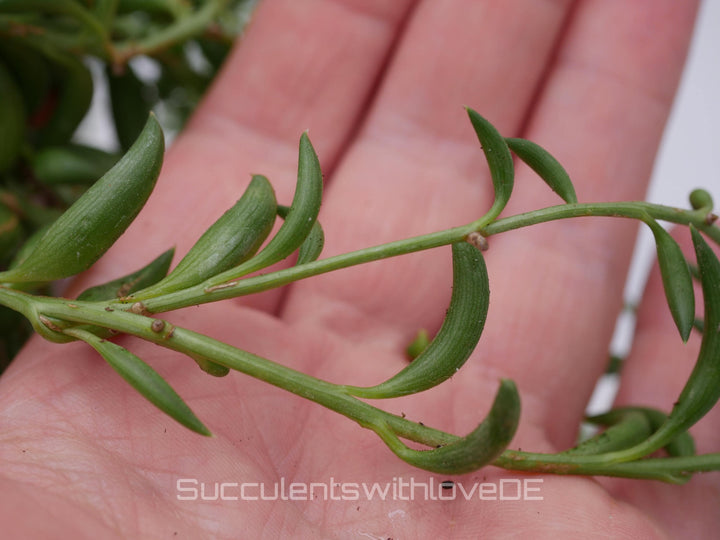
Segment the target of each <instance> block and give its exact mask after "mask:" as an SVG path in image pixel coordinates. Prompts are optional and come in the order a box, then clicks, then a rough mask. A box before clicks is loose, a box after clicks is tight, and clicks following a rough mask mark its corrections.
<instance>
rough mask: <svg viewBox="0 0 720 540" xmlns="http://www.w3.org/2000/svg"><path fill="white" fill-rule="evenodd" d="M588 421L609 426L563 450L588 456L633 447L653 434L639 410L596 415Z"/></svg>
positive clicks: (575, 454) (573, 454) (568, 453)
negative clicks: (611, 414) (610, 414)
mask: <svg viewBox="0 0 720 540" xmlns="http://www.w3.org/2000/svg"><path fill="white" fill-rule="evenodd" d="M588 422H592V423H594V424H598V425H602V426H607V429H606V430H605V431H603V432H602V433H599V434H597V435H595V436H594V437H590V438H589V439H588V440H586V441H583V442H582V443H580V444H579V445H577V446H576V447H574V448H571V449H570V450H566V451H565V452H562V453H563V454H567V455H572V456H588V455H598V454H605V453H608V452H615V451H618V450H625V449H626V448H631V447H633V446H635V445H636V444H638V443H641V442H642V441H644V440H645V439H647V438H648V437H649V436H650V435H652V432H653V430H652V428H651V426H650V422H649V421H648V419H647V417H646V416H645V415H644V414H642V413H641V412H638V411H626V412H625V413H624V414H622V415H621V414H615V415H613V416H607V415H603V416H594V417H591V418H589V419H588Z"/></svg>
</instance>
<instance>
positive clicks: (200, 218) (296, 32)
mask: <svg viewBox="0 0 720 540" xmlns="http://www.w3.org/2000/svg"><path fill="white" fill-rule="evenodd" d="M411 5H412V1H411V0H403V1H399V2H391V3H387V2H382V1H372V2H354V1H351V0H344V1H340V0H337V1H330V0H308V1H305V2H303V3H302V6H300V5H299V4H298V3H297V2H293V1H292V0H271V1H267V2H262V3H261V4H260V5H259V7H258V8H257V12H256V14H255V15H254V17H253V21H252V23H251V24H250V25H249V28H248V30H247V33H246V35H244V36H243V38H242V40H241V41H240V43H239V46H238V47H236V48H235V50H234V51H233V53H232V54H231V56H230V58H229V59H228V61H227V63H226V65H225V68H224V69H223V71H222V73H221V75H220V76H219V78H218V80H217V81H216V83H215V84H214V85H213V87H212V89H211V90H210V92H209V94H208V96H207V97H206V99H205V100H204V101H203V103H202V104H201V106H200V107H199V109H198V111H197V113H196V114H195V116H194V117H193V119H192V120H191V122H190V124H189V126H188V128H187V129H186V130H185V131H184V132H183V134H182V135H181V136H180V137H179V139H178V140H177V141H176V142H175V143H174V145H173V146H172V148H171V149H170V151H169V152H168V155H167V158H166V162H165V165H164V168H163V172H162V175H161V178H160V180H159V181H158V185H157V188H156V192H155V193H154V194H153V196H152V197H151V199H150V201H149V202H148V205H147V207H146V209H145V210H144V212H143V213H142V214H141V216H140V217H139V218H138V220H137V222H136V223H135V224H133V226H132V227H131V228H130V229H129V231H128V233H127V234H126V235H125V236H124V237H123V238H122V239H121V240H120V241H119V242H118V243H117V245H116V246H115V247H114V248H113V250H112V251H111V252H110V253H109V254H108V256H107V257H105V258H104V259H103V260H102V261H101V262H99V263H98V265H97V267H96V268H95V269H93V270H92V272H91V274H90V275H89V276H88V279H93V280H96V279H97V280H100V279H106V278H107V276H109V275H112V276H117V275H122V270H131V269H132V268H134V267H138V266H141V265H142V264H144V263H145V262H147V261H149V260H152V258H154V257H155V256H156V255H157V253H159V252H161V251H164V250H165V249H167V248H168V247H169V246H172V245H176V246H177V255H178V260H179V257H181V256H182V255H183V254H184V253H185V252H186V251H187V250H188V249H189V247H190V246H191V245H192V244H193V243H194V241H195V240H196V239H197V238H198V237H199V236H200V235H201V234H202V232H203V231H204V230H205V229H206V228H207V227H208V226H209V225H210V224H211V223H212V222H213V221H214V220H215V219H217V218H218V217H219V216H220V215H221V214H222V213H223V212H224V211H225V210H226V209H227V208H229V207H230V206H231V205H232V204H233V203H234V202H235V201H236V200H237V199H238V198H239V197H240V195H241V194H242V192H243V190H244V189H245V186H246V185H247V183H248V182H249V180H250V176H251V174H254V173H261V174H264V175H266V176H268V178H269V179H270V180H271V182H272V183H273V186H274V187H275V190H276V195H277V197H278V201H279V202H280V203H284V204H289V202H290V200H291V199H292V194H293V190H294V185H295V182H296V179H297V160H298V140H299V137H300V134H301V133H302V132H303V131H304V130H306V129H311V131H312V133H313V142H314V144H315V147H316V150H317V151H318V153H319V154H320V155H321V156H322V160H323V166H324V167H325V168H326V169H331V168H332V166H333V164H334V162H335V160H336V159H337V156H338V155H339V154H340V152H341V150H342V147H343V144H344V143H345V140H346V139H347V137H348V135H349V133H350V132H351V131H352V129H353V126H354V124H355V122H356V120H357V117H358V116H359V115H360V113H361V111H362V108H363V106H364V104H365V103H366V101H367V99H368V96H369V95H370V93H371V92H372V90H373V87H374V84H375V80H376V78H377V76H378V73H379V72H380V71H381V69H382V67H383V64H384V60H385V57H386V55H387V54H388V51H389V50H390V48H391V46H392V43H393V40H394V37H395V34H396V33H397V31H398V28H399V27H400V25H401V23H402V20H403V18H404V16H405V14H406V12H407V10H408V9H409V7H410V6H411ZM129 254H132V256H131V257H129V256H128V255H129ZM118 272H119V274H118ZM100 276H102V278H101V277H100ZM272 304H273V300H272V298H268V297H266V305H265V307H267V308H269V309H271V308H272Z"/></svg>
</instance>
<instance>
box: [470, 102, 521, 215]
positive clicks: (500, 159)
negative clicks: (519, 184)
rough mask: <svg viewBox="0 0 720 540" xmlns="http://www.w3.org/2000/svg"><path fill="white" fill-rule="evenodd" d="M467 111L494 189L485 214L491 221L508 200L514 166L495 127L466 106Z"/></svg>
mask: <svg viewBox="0 0 720 540" xmlns="http://www.w3.org/2000/svg"><path fill="white" fill-rule="evenodd" d="M467 112H468V115H469V116H470V122H471V123H472V126H473V128H474V129H475V133H476V134H477V137H478V140H479V141H480V144H481V145H482V149H483V152H484V153H485V159H486V160H487V163H488V167H489V168H490V176H491V177H492V183H493V188H494V189H495V201H494V202H493V205H492V207H491V208H490V211H489V212H488V213H487V215H486V219H487V220H488V221H492V220H493V219H495V218H496V217H497V216H498V215H500V212H502V210H503V208H505V205H506V204H507V202H508V201H509V200H510V195H511V194H512V189H513V183H514V180H515V166H514V165H513V160H512V155H511V154H510V148H508V145H507V143H506V142H505V139H504V138H503V137H502V136H501V135H500V133H498V131H497V129H495V127H494V126H493V125H492V124H491V123H490V122H488V121H487V120H486V119H485V118H483V117H482V116H480V115H479V114H478V113H477V112H476V111H474V110H472V109H470V108H468V109H467Z"/></svg>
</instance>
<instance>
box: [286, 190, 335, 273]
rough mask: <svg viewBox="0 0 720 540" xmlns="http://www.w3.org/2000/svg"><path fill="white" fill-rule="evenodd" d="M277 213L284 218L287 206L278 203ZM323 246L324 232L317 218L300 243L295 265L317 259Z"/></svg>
mask: <svg viewBox="0 0 720 540" xmlns="http://www.w3.org/2000/svg"><path fill="white" fill-rule="evenodd" d="M277 211H278V215H279V216H280V217H281V218H283V219H285V218H286V217H287V215H288V213H289V212H290V207H289V206H283V205H280V204H279V205H278V209H277ZM324 246H325V233H324V232H323V228H322V225H320V222H319V221H318V220H315V223H313V226H312V229H310V232H309V233H308V235H307V236H306V237H305V240H303V243H302V244H300V248H299V249H298V258H297V261H296V262H295V265H300V264H305V263H309V262H313V261H315V260H317V258H318V257H319V256H320V253H322V249H323V247H324Z"/></svg>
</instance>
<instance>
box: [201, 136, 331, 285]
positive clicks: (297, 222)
mask: <svg viewBox="0 0 720 540" xmlns="http://www.w3.org/2000/svg"><path fill="white" fill-rule="evenodd" d="M322 186H323V182H322V173H321V171H320V162H319V161H318V157H317V154H316V153H315V150H314V149H313V147H312V144H311V143H310V139H309V138H308V136H307V133H303V134H302V136H301V137H300V151H299V157H298V180H297V186H296V188H295V195H294V197H293V201H292V204H291V205H290V210H289V211H288V213H287V216H286V218H285V221H284V222H283V224H282V226H281V227H280V230H278V232H277V234H276V235H275V236H274V237H273V239H272V240H270V242H268V244H267V245H266V246H265V247H264V248H263V249H262V251H260V253H258V254H257V255H256V256H255V257H253V258H252V259H250V260H248V261H246V262H245V263H243V264H241V265H239V266H237V267H236V268H233V269H232V270H229V271H227V272H223V273H222V274H219V275H217V276H215V277H214V278H213V279H212V280H210V281H209V282H208V286H209V287H212V286H216V285H220V284H222V283H225V282H226V281H230V280H232V279H235V278H238V277H241V276H244V275H247V274H249V273H251V272H255V271H256V270H260V269H262V268H266V267H268V266H270V265H271V264H275V263H276V262H278V261H281V260H283V259H284V258H285V257H287V256H289V255H290V254H292V253H293V252H294V251H295V250H296V249H298V248H299V247H300V246H301V245H302V243H303V242H304V241H305V239H306V238H307V237H308V235H309V234H310V232H311V231H312V229H313V226H314V224H315V221H316V220H317V216H318V212H319V211H320V201H321V198H322Z"/></svg>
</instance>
